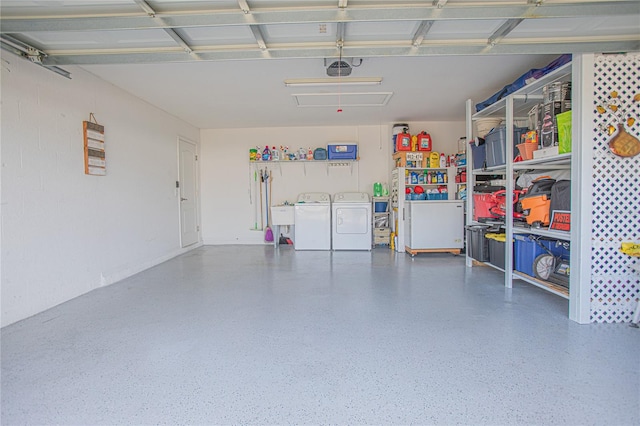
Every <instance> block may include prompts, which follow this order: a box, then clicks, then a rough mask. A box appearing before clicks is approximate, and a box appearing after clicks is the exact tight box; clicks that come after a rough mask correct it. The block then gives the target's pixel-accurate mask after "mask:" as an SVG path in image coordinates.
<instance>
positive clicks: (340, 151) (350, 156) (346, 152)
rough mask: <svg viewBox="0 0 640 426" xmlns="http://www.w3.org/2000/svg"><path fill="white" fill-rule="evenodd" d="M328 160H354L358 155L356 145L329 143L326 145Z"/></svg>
mask: <svg viewBox="0 0 640 426" xmlns="http://www.w3.org/2000/svg"><path fill="white" fill-rule="evenodd" d="M327 151H328V153H329V160H355V159H356V158H357V157H358V145H354V144H343V145H339V144H330V145H328V146H327Z"/></svg>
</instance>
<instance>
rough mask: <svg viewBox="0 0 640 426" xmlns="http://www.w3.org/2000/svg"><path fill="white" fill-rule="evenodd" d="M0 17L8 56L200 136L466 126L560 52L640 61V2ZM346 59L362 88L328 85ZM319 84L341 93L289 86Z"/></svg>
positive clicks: (76, 6) (231, 3) (279, 3)
mask: <svg viewBox="0 0 640 426" xmlns="http://www.w3.org/2000/svg"><path fill="white" fill-rule="evenodd" d="M0 12H1V16H2V19H1V22H0V29H1V30H0V31H1V41H2V47H3V51H4V52H3V57H5V58H11V56H10V55H6V54H5V52H6V51H9V52H12V53H14V54H16V55H18V56H21V57H23V58H25V59H28V60H31V61H32V62H34V63H36V64H38V65H41V66H44V67H47V68H49V69H51V70H53V71H56V72H58V73H60V74H62V75H67V73H70V76H71V78H73V72H74V70H75V69H76V67H77V66H81V67H83V68H84V69H86V70H88V71H89V72H92V73H94V74H96V75H98V76H99V77H101V78H103V79H105V80H107V81H109V82H111V83H113V84H115V85H117V86H119V87H122V88H123V89H125V90H127V91H129V92H131V93H133V94H134V95H136V96H138V97H140V98H142V99H144V100H146V101H148V102H150V103H152V104H154V105H156V106H158V107H159V108H162V109H164V110H166V111H167V112H169V113H171V114H173V115H175V116H177V117H180V118H181V119H183V120H185V121H187V122H189V123H191V124H193V125H195V126H197V127H200V128H220V127H232V128H233V127H263V126H269V127H270V126H298V125H299V126H306V125H347V124H351V125H353V124H378V123H389V122H395V121H445V120H462V119H464V100H465V99H466V98H468V97H471V98H473V99H474V100H476V101H480V100H483V99H484V98H486V97H488V96H489V95H491V94H492V93H493V92H495V91H497V90H499V89H500V88H501V87H502V86H504V85H505V84H507V83H509V82H511V81H512V80H514V79H515V78H516V77H518V76H519V75H520V74H522V73H524V72H525V71H527V70H528V69H529V68H532V67H540V66H543V65H545V64H547V63H548V62H550V61H551V60H553V59H554V58H555V57H557V56H558V55H560V54H562V53H583V52H605V53H606V52H626V51H637V50H640V1H638V0H634V1H573V0H564V1H560V0H546V1H545V0H519V1H481V0H448V1H447V0H434V1H410V0H409V1H393V0H392V1H375V0H310V1H287V0H259V1H258V0H256V1H249V0H220V1H171V0H154V1H151V0H148V1H144V0H112V1H100V0H96V1H89V0H84V1H83V0H77V1H73V0H72V1H24V0H22V1H11V0H3V1H2V3H1V5H0ZM340 57H342V60H343V61H344V62H346V63H347V64H348V65H349V67H348V68H350V69H351V71H352V72H351V75H350V76H348V77H347V76H343V75H342V73H343V72H344V73H345V74H346V72H347V69H343V68H340V71H341V72H340V74H341V75H340V76H339V77H327V67H328V66H329V65H331V64H332V63H334V62H336V61H338V60H339V58H340ZM7 60H9V59H7ZM352 77H353V78H362V77H381V78H382V82H381V83H380V84H379V85H376V86H351V85H348V84H346V82H347V81H348V79H349V78H352ZM309 78H326V79H330V80H331V81H330V83H331V85H329V86H310V87H307V86H305V87H295V88H294V87H286V86H285V84H284V80H285V79H309ZM337 83H339V84H337ZM366 99H371V100H372V101H371V103H370V104H367V101H366ZM381 99H384V101H383V102H381V101H380V100H381ZM316 101H317V103H318V105H315V106H314V105H313V103H314V102H316ZM310 103H311V104H310ZM338 109H341V110H342V112H338Z"/></svg>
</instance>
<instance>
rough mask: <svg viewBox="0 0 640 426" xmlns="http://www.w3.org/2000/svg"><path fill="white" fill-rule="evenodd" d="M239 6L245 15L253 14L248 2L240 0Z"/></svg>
mask: <svg viewBox="0 0 640 426" xmlns="http://www.w3.org/2000/svg"><path fill="white" fill-rule="evenodd" d="M238 6H240V10H242V13H244V14H245V15H248V14H250V13H251V9H250V8H249V3H247V1H246V0H238Z"/></svg>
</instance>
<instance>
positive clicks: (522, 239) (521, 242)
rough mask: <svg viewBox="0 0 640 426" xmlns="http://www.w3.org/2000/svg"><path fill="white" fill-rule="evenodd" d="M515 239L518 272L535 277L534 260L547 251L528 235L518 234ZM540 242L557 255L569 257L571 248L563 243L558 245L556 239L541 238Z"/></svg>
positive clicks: (515, 258)
mask: <svg viewBox="0 0 640 426" xmlns="http://www.w3.org/2000/svg"><path fill="white" fill-rule="evenodd" d="M514 239H515V243H514V246H513V260H514V268H515V270H516V271H518V272H522V273H524V274H527V275H530V276H532V277H533V276H534V272H533V261H534V260H535V259H536V257H538V256H540V255H541V254H544V253H546V252H545V251H544V250H543V249H542V247H540V246H539V245H538V244H536V242H535V241H532V240H531V239H529V236H528V235H520V234H516V235H514ZM540 243H542V245H544V246H545V247H546V248H547V249H549V250H551V252H552V253H553V254H554V255H555V256H563V257H566V258H568V257H569V250H566V249H565V248H564V247H562V246H561V245H560V246H558V247H556V240H545V239H541V240H540Z"/></svg>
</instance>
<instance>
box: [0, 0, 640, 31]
mask: <svg viewBox="0 0 640 426" xmlns="http://www.w3.org/2000/svg"><path fill="white" fill-rule="evenodd" d="M537 6H538V5H535V6H534V5H532V4H528V3H525V4H506V5H503V4H497V5H491V6H487V5H486V4H484V3H480V5H478V6H475V5H473V4H466V5H465V6H464V7H461V6H455V5H452V4H447V7H438V6H404V7H402V6H397V7H393V6H390V7H385V8H379V7H355V6H350V7H349V8H348V9H340V8H337V9H321V8H311V7H309V8H291V9H288V10H282V9H259V10H252V11H251V13H250V15H251V17H252V18H251V19H252V20H251V22H247V18H246V15H247V14H245V13H244V12H243V11H242V10H238V11H236V12H229V11H211V10H202V11H190V12H188V13H184V12H182V13H169V12H163V13H157V14H156V17H160V18H162V22H158V21H154V20H150V19H148V16H146V15H145V16H79V17H63V18H57V17H53V16H52V17H50V18H42V17H38V18H24V17H23V18H14V17H6V16H4V17H2V19H0V32H2V33H21V32H39V31H100V30H109V31H111V30H132V29H152V28H189V27H217V26H229V25H247V24H255V25H269V24H291V23H337V22H346V23H350V22H385V21H429V20H436V21H437V20H506V19H517V18H526V19H541V18H576V17H590V16H611V15H637V14H638V12H639V5H638V2H637V0H615V1H614V0H612V1H598V2H588V3H575V2H570V3H552V4H542V5H541V6H539V7H537Z"/></svg>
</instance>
